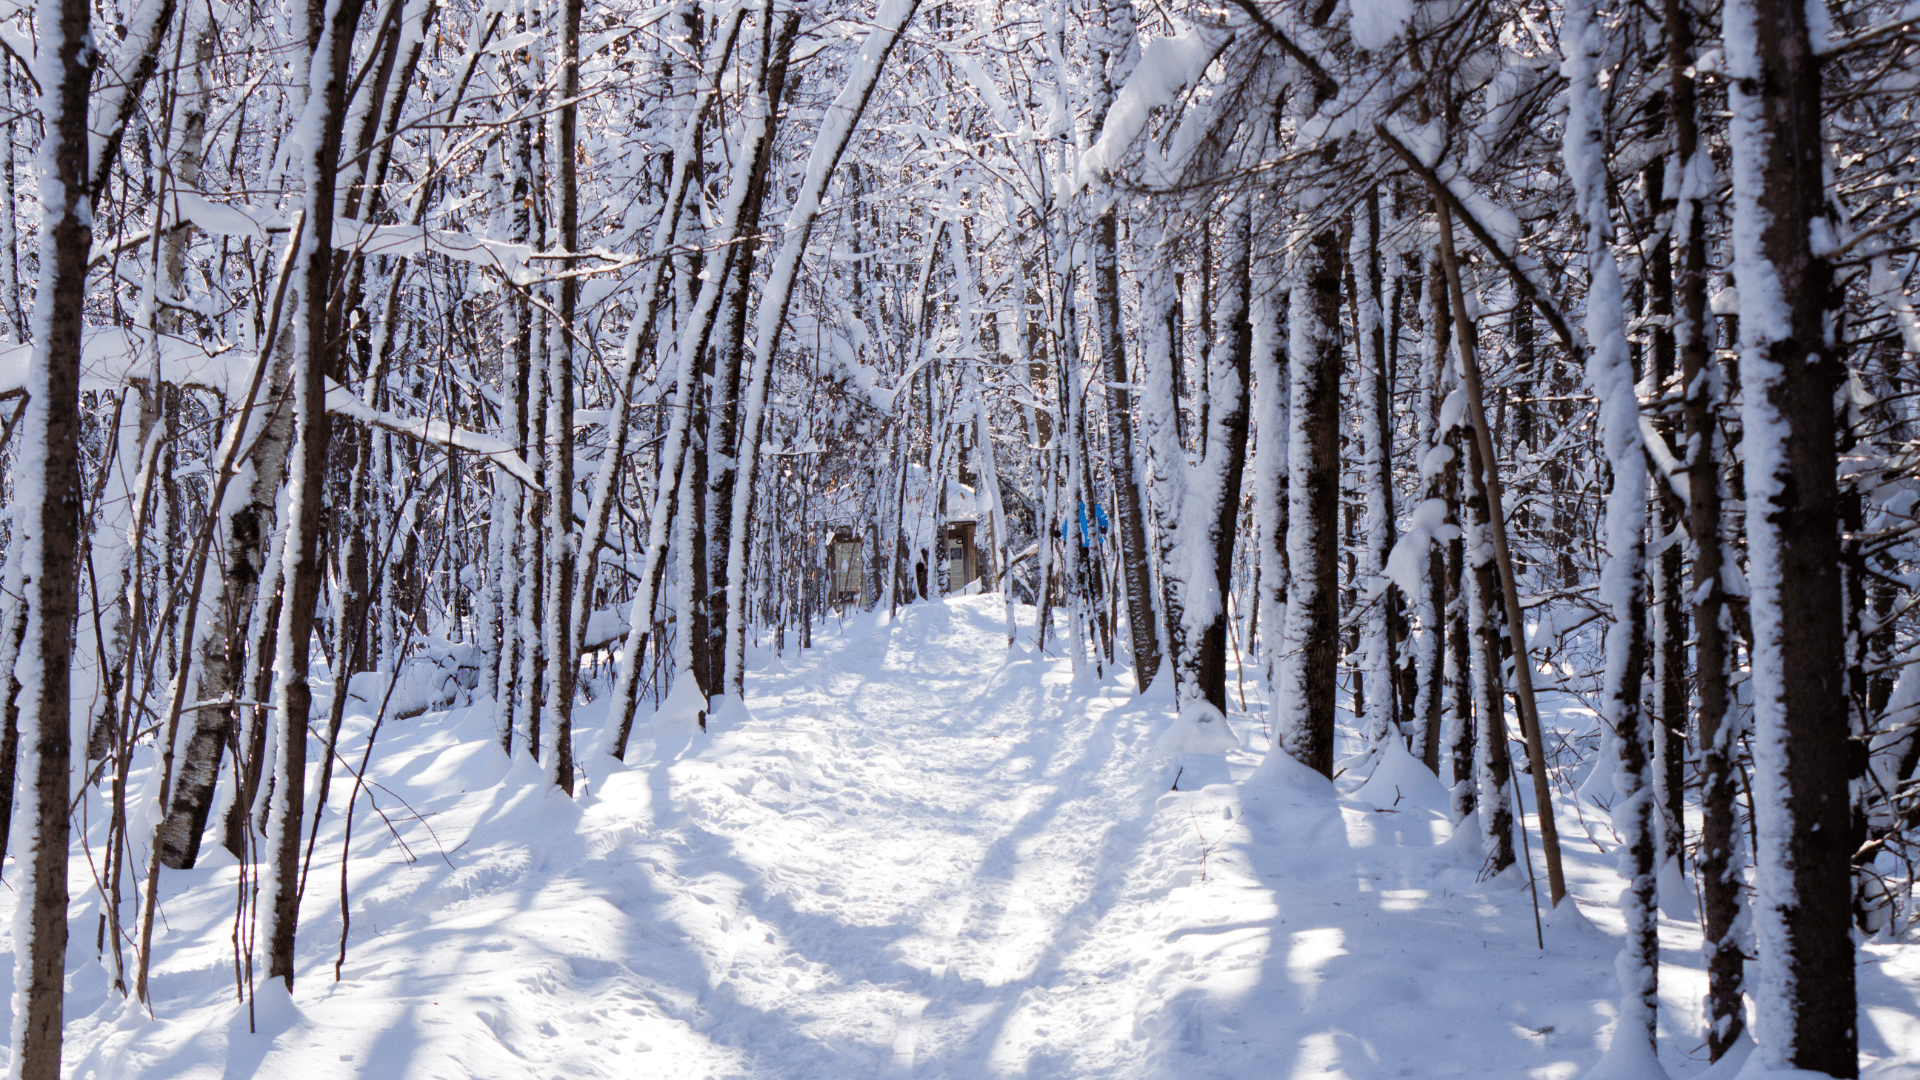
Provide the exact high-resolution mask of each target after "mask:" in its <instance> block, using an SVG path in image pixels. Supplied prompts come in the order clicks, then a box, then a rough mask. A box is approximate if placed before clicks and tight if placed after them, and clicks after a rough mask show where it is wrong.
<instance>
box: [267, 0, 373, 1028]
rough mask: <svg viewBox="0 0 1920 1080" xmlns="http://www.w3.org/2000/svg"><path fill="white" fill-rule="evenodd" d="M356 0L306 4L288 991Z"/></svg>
mask: <svg viewBox="0 0 1920 1080" xmlns="http://www.w3.org/2000/svg"><path fill="white" fill-rule="evenodd" d="M360 8H361V0H340V2H339V4H338V6H337V7H336V8H334V9H333V10H332V12H331V15H332V17H331V18H328V17H327V15H328V10H327V5H325V4H321V3H313V4H312V5H310V7H309V17H310V18H311V19H312V20H313V22H312V31H311V32H312V34H313V38H312V44H313V48H314V56H313V64H314V65H315V68H316V69H317V70H316V76H317V77H318V78H319V79H320V80H321V86H320V90H319V94H318V99H317V100H316V101H314V102H312V103H310V105H309V109H310V110H317V115H315V116H314V117H313V119H315V120H316V121H317V124H316V129H317V130H318V131H319V133H320V144H319V145H318V146H315V147H313V148H312V151H311V156H310V157H309V158H308V160H307V162H306V179H307V185H308V186H307V202H308V210H307V218H306V230H307V231H306V232H305V233H304V234H303V236H302V237H301V240H300V242H301V243H302V244H303V245H305V252H304V262H305V264H306V265H305V267H304V271H303V273H302V274H301V276H300V293H299V304H300V307H301V309H302V310H301V315H300V320H301V322H300V327H299V330H298V332H297V334H296V343H295V357H294V371H293V395H294V397H293V400H294V409H293V430H294V440H295V441H294V450H293V459H292V461H291V463H290V467H289V481H290V483H292V484H294V485H296V489H295V490H296V492H297V497H296V498H294V499H293V500H291V503H292V505H291V508H290V509H291V514H290V517H291V520H289V521H288V523H287V545H286V561H285V567H286V569H285V575H286V582H285V586H284V588H285V593H284V598H283V601H282V604H281V608H280V631H279V655H278V656H277V658H276V660H275V665H274V666H275V667H276V668H277V669H278V671H279V678H278V680H277V681H278V683H279V686H278V688H277V689H278V695H277V697H278V701H277V702H276V704H277V706H278V708H279V711H280V724H281V729H280V747H279V750H280V759H279V762H278V764H277V765H276V767H275V770H274V773H275V776H274V779H275V788H276V790H275V791H274V793H273V799H274V806H273V808H272V810H271V811H270V814H271V819H270V820H271V824H270V831H269V850H268V852H266V858H267V859H268V860H270V861H271V863H272V871H271V876H272V881H271V883H270V887H269V892H268V902H267V903H266V904H265V906H266V908H267V910H268V913H269V918H270V920H271V921H270V924H269V932H268V934H267V976H268V977H269V978H278V979H282V980H284V981H285V983H286V985H287V989H288V990H289V991H291V990H292V989H293V973H294V971H293V969H294V955H293V941H294V929H295V927H296V926H297V924H298V922H299V917H300V826H301V822H302V820H303V818H304V816H305V810H306V771H307V723H308V716H309V714H310V713H311V711H312V706H313V690H312V687H311V686H310V684H309V683H308V681H307V671H308V657H309V653H310V649H309V644H310V642H311V640H312V636H313V615H314V605H315V603H316V602H317V601H318V600H319V597H320V585H321V577H322V575H323V571H324V568H325V561H324V560H323V558H322V557H321V550H320V548H321V536H320V508H321V507H320V503H321V499H320V495H321V492H322V491H323V490H324V485H325V484H326V477H327V442H328V439H329V437H330V436H331V434H332V424H331V422H330V421H329V418H328V416H327V411H326V377H327V375H328V374H330V373H336V372H335V365H336V361H337V357H338V352H339V350H338V347H337V346H336V344H335V340H336V336H335V334H334V332H333V330H334V325H333V320H332V319H331V318H330V314H331V312H330V308H329V304H328V299H329V293H330V290H329V288H328V285H329V283H330V282H331V281H332V280H333V277H332V272H333V245H332V244H331V243H330V242H329V238H331V237H332V235H333V220H334V186H335V184H334V180H335V176H336V174H337V172H338V168H337V166H338V162H339V157H340V124H341V112H342V103H343V98H344V96H345V91H346V82H347V71H348V63H349V60H350V59H351V56H352V49H353V28H354V25H355V24H356V23H357V22H359V19H360Z"/></svg>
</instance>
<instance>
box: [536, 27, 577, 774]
mask: <svg viewBox="0 0 1920 1080" xmlns="http://www.w3.org/2000/svg"><path fill="white" fill-rule="evenodd" d="M582 3H583V0H563V2H562V4H561V5H560V98H561V101H560V111H559V113H558V114H557V116H556V117H555V122H554V129H555V131H554V134H555V138H554V142H555V143H556V147H555V149H556V150H557V152H558V157H559V177H558V179H559V186H560V223H559V224H560V230H559V237H558V239H559V242H560V248H561V250H562V251H564V252H567V253H569V254H571V253H572V252H574V251H575V250H577V249H578V248H579V246H580V183H579V167H580V166H579V161H578V160H577V157H578V155H577V153H576V148H575V142H576V130H577V128H578V123H579V106H578V104H577V103H576V102H575V100H574V99H576V98H578V97H579V96H580V9H581V5H582ZM561 265H562V266H570V265H572V264H571V262H565V263H562V264H561ZM559 291H560V295H559V297H558V298H557V299H558V303H556V304H555V305H554V307H555V312H554V332H553V337H552V343H551V344H550V346H549V347H548V355H547V364H548V368H547V370H548V371H549V372H550V373H551V374H550V375H549V377H548V386H547V390H548V393H549V394H550V395H551V398H552V404H550V405H549V406H548V407H547V408H548V414H547V431H548V437H547V467H546V474H547V475H546V481H547V529H548V532H549V534H550V536H549V543H550V544H551V545H552V561H551V562H550V564H549V571H548V573H549V580H548V582H547V610H546V619H547V625H546V627H545V630H546V638H547V665H548V670H547V707H548V708H549V709H550V710H551V711H552V713H553V761H552V763H551V764H552V768H553V782H554V783H555V784H556V785H558V786H559V788H560V790H562V791H564V792H566V793H567V794H568V795H572V794H573V684H574V679H575V677H576V676H578V675H579V673H580V658H579V657H577V656H575V655H574V653H573V640H572V629H573V576H574V572H575V563H576V562H577V560H578V558H579V552H578V551H577V550H575V545H576V543H577V538H576V536H575V533H574V528H573V336H574V324H575V323H576V322H577V321H578V320H577V319H576V317H575V316H576V314H577V312H576V309H577V308H578V307H579V304H580V279H579V278H577V277H572V276H568V277H565V278H562V279H561V280H560V290H559Z"/></svg>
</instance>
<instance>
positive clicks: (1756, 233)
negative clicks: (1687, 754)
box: [1725, 0, 1859, 1077]
mask: <svg viewBox="0 0 1920 1080" xmlns="http://www.w3.org/2000/svg"><path fill="white" fill-rule="evenodd" d="M1826 19H1827V16H1826V9H1825V8H1824V7H1820V6H1817V5H1812V6H1809V5H1804V4H1796V3H1788V2H1783V0H1734V2H1733V3H1729V4H1728V5H1727V8H1726V13H1725V40H1726V46H1727V66H1728V73H1729V74H1730V75H1731V76H1732V78H1733V84H1732V87H1731V89H1730V90H1729V104H1730V105H1731V108H1732V114H1733V118H1732V126H1731V132H1730V136H1731V142H1732V147H1733V214H1734V220H1733V250H1734V266H1733V270H1734V274H1735V277H1736V279H1737V280H1738V282H1739V287H1740V383H1741V390H1742V393H1743V414H1742V420H1743V430H1744V439H1743V442H1742V449H1743V451H1744V457H1745V464H1746V485H1747V539H1748V557H1749V562H1748V568H1747V579H1748V581H1749V583H1750V585H1751V588H1752V594H1753V599H1752V607H1751V610H1752V615H1753V683H1754V686H1753V718H1754V732H1753V758H1754V775H1753V803H1754V816H1755V826H1756V829H1757V831H1758V834H1759V850H1758V851H1757V852H1755V855H1756V856H1757V864H1758V868H1757V877H1756V885H1757V890H1756V892H1757V896H1756V899H1755V902H1754V916H1753V917H1754V927H1755V936H1756V938H1757V942H1758V946H1759V949H1758V951H1759V955H1760V958H1761V963H1762V970H1761V975H1760V977H1759V978H1758V979H1756V980H1754V981H1753V983H1752V985H1751V992H1752V994H1753V998H1754V1002H1755V1006H1756V1011H1755V1036H1756V1038H1757V1039H1758V1041H1759V1043H1760V1051H1759V1052H1760V1054H1761V1055H1762V1059H1763V1060H1764V1062H1765V1063H1766V1064H1767V1065H1768V1066H1770V1067H1772V1068H1776V1069H1784V1068H1789V1067H1791V1068H1797V1069H1806V1070H1810V1071H1814V1072H1824V1073H1827V1074H1829V1075H1832V1076H1836V1077H1851V1076H1854V1075H1856V1074H1857V1072H1858V1070H1859V1058H1858V1033H1857V1029H1856V1025H1857V1023H1858V1014H1857V1012H1856V1007H1855V1001H1854V959H1853V941H1852V939H1851V937H1850V936H1849V928H1850V927H1849V924H1850V914H1851V907H1852V905H1851V897H1850V893H1851V879H1852V875H1851V872H1850V867H1849V865H1848V858H1849V856H1850V855H1851V852H1850V851H1849V850H1848V845H1847V844H1846V843H1845V842H1844V840H1843V838H1844V837H1846V836H1847V835H1848V829H1849V826H1850V824H1851V822H1850V820H1849V816H1850V815H1849V810H1850V807H1849V804H1848V792H1847V772H1848V770H1847V758H1848V741H1847V738H1846V731H1847V714H1846V709H1847V698H1846V693H1845V688H1844V686H1843V685H1842V684H1841V681H1840V680H1841V679H1842V678H1843V677H1844V665H1845V662H1846V659H1845V653H1844V642H1843V639H1842V636H1841V596H1840V565H1839V558H1840V546H1839V545H1840V537H1839V531H1838V526H1839V516H1838V507H1837V505H1836V504H1837V500H1838V492H1837V485H1836V482H1835V466H1836V461H1835V455H1834V415H1833V395H1834V392H1835V391H1836V390H1837V389H1838V388H1839V386H1840V385H1841V382H1842V380H1843V378H1844V374H1845V373H1844V369H1843V367H1842V364H1841V359H1840V356H1839V352H1838V348H1837V345H1836V342H1835V341H1834V339H1833V334H1834V331H1835V322H1834V320H1833V318H1832V315H1831V313H1830V312H1829V310H1828V309H1829V305H1830V304H1832V303H1833V302H1834V301H1835V298H1834V297H1833V296H1832V293H1833V269H1832V266H1831V264H1830V263H1829V262H1828V261H1827V260H1826V259H1825V258H1823V257H1822V256H1821V254H1820V248H1821V246H1822V245H1823V244H1830V243H1831V242H1832V233H1831V224H1830V222H1829V221H1828V220H1827V218H1826V215H1825V195H1824V189H1825V188H1824V181H1823V177H1822V173H1823V169H1824V167H1825V165H1826V157H1825V146H1824V144H1823V142H1822V138H1823V136H1822V131H1821V117H1820V108H1821V92H1820V79H1821V68H1822V65H1821V63H1820V61H1819V59H1818V58H1817V56H1816V53H1815V51H1816V50H1817V49H1818V48H1820V47H1821V45H1822V44H1823V43H1824V42H1825V41H1826V36H1827V29H1828V28H1827V25H1826Z"/></svg>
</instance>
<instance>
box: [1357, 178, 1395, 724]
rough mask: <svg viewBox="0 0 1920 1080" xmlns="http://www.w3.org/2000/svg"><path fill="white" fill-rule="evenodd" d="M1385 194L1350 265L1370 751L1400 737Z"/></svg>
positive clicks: (1360, 226)
mask: <svg viewBox="0 0 1920 1080" xmlns="http://www.w3.org/2000/svg"><path fill="white" fill-rule="evenodd" d="M1379 228H1380V190H1379V188H1378V187H1375V188H1373V189H1372V190H1371V191H1370V192H1369V194H1368V197H1367V199H1366V201H1365V202H1364V203H1361V204H1359V205H1356V206H1355V207H1354V209H1353V230H1352V239H1351V241H1350V243H1349V245H1348V249H1347V265H1348V267H1349V268H1350V270H1351V273H1352V281H1353V282H1354V284H1355V286H1356V288H1355V289H1354V292H1353V307H1354V325H1355V329H1356V330H1357V335H1356V338H1355V341H1354V349H1355V356H1356V359H1357V360H1358V364H1357V367H1356V369H1355V371H1354V378H1353V384H1354V389H1355V394H1354V402H1353V407H1354V413H1355V415H1356V416H1357V418H1358V420H1359V427H1360V433H1361V445H1362V448H1363V449H1362V451H1361V459H1360V491H1361V493H1362V495H1363V497H1364V498H1365V499H1366V509H1367V518H1366V529H1367V534H1366V538H1365V543H1364V544H1363V545H1362V550H1363V551H1364V552H1365V559H1364V561H1363V562H1362V564H1361V567H1360V574H1359V581H1358V582H1357V583H1356V590H1357V594H1358V595H1357V602H1358V603H1359V604H1361V605H1363V607H1362V610H1361V611H1360V647H1361V658H1362V659H1361V663H1362V673H1363V675H1364V685H1365V687H1366V715H1365V716H1364V717H1363V718H1361V731H1362V732H1364V733H1365V735H1366V738H1367V745H1368V746H1369V747H1373V748H1378V747H1379V746H1381V745H1382V743H1383V741H1384V740H1385V739H1386V738H1387V737H1388V736H1389V735H1392V736H1393V737H1395V738H1398V737H1400V732H1399V730H1398V725H1397V719H1398V718H1397V717H1396V716H1395V715H1394V684H1393V670H1394V662H1393V641H1392V640H1391V639H1390V638H1389V637H1388V635H1387V608H1388V604H1389V602H1390V600H1389V596H1388V592H1387V585H1388V582H1387V578H1386V563H1387V552H1388V551H1389V550H1390V549H1391V548H1392V547H1393V486H1392V485H1393V478H1392V476H1391V475H1390V472H1389V469H1390V462H1391V460H1392V454H1393V447H1392V446H1391V445H1390V444H1389V443H1390V439H1391V436H1392V428H1391V426H1390V425H1389V424H1388V423H1387V400H1386V399H1387V397H1388V396H1389V394H1390V392H1391V390H1390V388H1389V387H1388V386H1387V380H1386V370H1387V369H1386V363H1387V358H1386V333H1385V329H1384V328H1383V327H1382V325H1381V318H1380V249H1379V241H1378V236H1377V234H1378V232H1379Z"/></svg>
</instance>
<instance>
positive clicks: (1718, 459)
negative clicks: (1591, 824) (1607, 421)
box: [1662, 0, 1747, 1061]
mask: <svg viewBox="0 0 1920 1080" xmlns="http://www.w3.org/2000/svg"><path fill="white" fill-rule="evenodd" d="M1662 8H1663V13H1664V15H1665V19H1666V34H1667V64H1668V70H1669V72H1670V73H1671V82H1670V84H1669V90H1668V98H1667V101H1668V104H1669V107H1670V108H1671V109H1672V114H1673V135H1674V160H1675V163H1676V167H1677V168H1678V169H1679V170H1680V184H1679V187H1680V199H1679V203H1678V205H1677V206H1676V207H1675V208H1674V224H1673V233H1674V248H1675V250H1676V251H1677V252H1678V253H1679V256H1680V260H1679V266H1678V268H1677V269H1678V280H1677V281H1676V285H1677V301H1678V302H1677V304H1676V308H1675V315H1676V320H1675V323H1674V339H1675V346H1676V349H1677V351H1678V353H1679V359H1680V383H1681V386H1682V387H1683V391H1682V394H1683V402H1684V406H1683V407H1684V410H1685V420H1686V439H1687V442H1686V445H1687V454H1688V457H1687V459H1686V464H1687V490H1688V496H1687V502H1688V506H1687V510H1688V515H1689V516H1688V529H1689V532H1690V533H1691V534H1692V536H1691V539H1692V542H1693V574H1692V579H1691V585H1692V597H1693V632H1694V670H1695V672H1697V674H1698V678H1697V680H1696V683H1695V685H1696V687H1697V689H1696V698H1695V700H1696V701H1697V703H1698V704H1697V705H1696V712H1695V716H1696V720H1695V723H1696V725H1697V730H1696V738H1698V740H1699V747H1700V817H1701V825H1700V849H1699V855H1698V857H1697V859H1696V861H1695V869H1696V870H1697V871H1698V873H1699V877H1700V894H1701V900H1702V908H1703V910H1702V913H1701V915H1702V919H1703V923H1702V931H1703V933H1702V937H1703V938H1704V947H1705V950H1706V954H1707V955H1706V959H1707V1000H1706V1009H1707V1053H1708V1055H1709V1056H1710V1057H1711V1058H1712V1059H1713V1060H1715V1061H1718V1060H1720V1058H1721V1056H1722V1055H1724V1054H1725V1053H1726V1052H1727V1050H1728V1049H1729V1048H1731V1047H1732V1046H1733V1045H1734V1043H1735V1042H1736V1041H1737V1040H1738V1039H1739V1038H1740V1035H1741V1033H1742V1032H1743V1031H1744V1030H1745V1028H1746V1023H1747V1010H1746V1005H1745V1002H1744V1000H1743V999H1744V990H1745V982H1746V954H1745V953H1744V952H1743V951H1742V948H1741V944H1742V943H1741V941H1740V925H1739V924H1740V914H1741V911H1742V909H1743V907H1744V905H1745V903H1746V898H1745V897H1744V896H1743V895H1742V891H1741V882H1740V879H1739V874H1738V871H1739V867H1740V865H1741V864H1742V863H1743V862H1744V859H1743V858H1742V857H1741V851H1740V847H1741V844H1740V828H1739V821H1738V816H1737V814H1736V812H1735V806H1734V777H1733V762H1734V757H1735V747H1734V736H1735V734H1736V727H1737V725H1736V724H1734V723H1733V722H1731V721H1730V719H1729V718H1728V716H1727V703H1728V699H1729V697H1730V696H1731V690H1730V682H1731V676H1732V670H1731V667H1732V665H1731V664H1730V663H1729V654H1730V651H1731V650H1730V649H1729V648H1728V632H1729V629H1730V626H1731V619H1730V613H1729V612H1728V610H1727V603H1726V591H1725V590H1726V585H1725V583H1724V581H1723V580H1722V578H1721V567H1722V565H1723V558H1724V551H1725V548H1724V540H1723V538H1722V533H1721V529H1722V523H1721V512H1720V484H1721V465H1722V464H1723V460H1722V459H1723V455H1724V452H1725V451H1724V446H1723V437H1722V435H1721V433H1720V410H1721V407H1722V402H1723V401H1724V400H1725V387H1724V386H1723V385H1722V382H1721V379H1720V371H1719V369H1718V368H1717V367H1716V366H1714V365H1713V363H1712V356H1711V354H1710V343H1711V340H1712V337H1711V335H1712V333H1713V327H1712V325H1711V324H1710V323H1709V322H1708V319H1709V315H1708V313H1707V233H1706V221H1705V217H1706V215H1705V207H1704V205H1703V204H1704V201H1705V198H1706V194H1707V192H1706V183H1707V181H1708V176H1707V169H1706V166H1707V161H1706V159H1705V158H1704V157H1702V156H1700V155H1699V149H1700V136H1699V119H1698V114H1697V112H1696V109H1697V107H1698V106H1697V105H1696V104H1695V102H1696V94H1695V88H1694V80H1693V76H1692V75H1691V74H1690V72H1691V71H1692V70H1693V68H1692V65H1693V61H1694V29H1693V16H1692V14H1691V13H1690V12H1689V11H1688V10H1687V6H1686V5H1685V4H1684V3H1683V2H1682V0H1665V3H1664V4H1663V5H1662Z"/></svg>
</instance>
